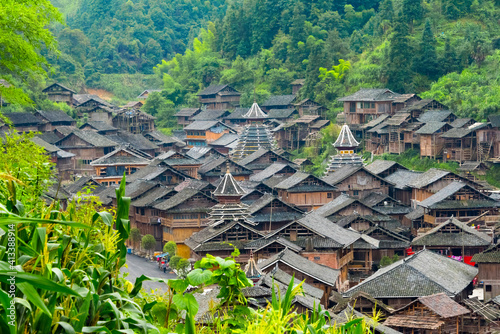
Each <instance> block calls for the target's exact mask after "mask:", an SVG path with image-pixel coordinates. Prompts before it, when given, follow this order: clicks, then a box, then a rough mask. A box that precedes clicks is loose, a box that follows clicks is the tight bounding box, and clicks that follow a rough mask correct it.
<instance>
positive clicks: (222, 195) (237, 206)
mask: <svg viewBox="0 0 500 334" xmlns="http://www.w3.org/2000/svg"><path fill="white" fill-rule="evenodd" d="M245 194H246V192H245V191H244V190H243V188H241V187H240V185H239V184H238V182H236V180H235V179H234V177H233V176H232V175H231V173H230V172H229V164H228V167H227V172H226V174H225V175H224V178H223V179H222V181H221V182H220V183H219V185H218V186H217V188H216V189H215V191H214V192H213V195H214V196H215V197H217V199H218V201H219V203H218V204H216V205H214V206H213V207H212V210H211V211H210V225H211V226H217V225H219V224H222V223H225V222H228V221H243V222H246V223H250V224H252V225H253V223H252V222H250V221H248V218H249V216H250V214H249V213H248V205H246V204H244V203H241V197H242V196H243V195H245Z"/></svg>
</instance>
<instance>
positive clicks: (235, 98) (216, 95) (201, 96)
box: [197, 85, 241, 110]
mask: <svg viewBox="0 0 500 334" xmlns="http://www.w3.org/2000/svg"><path fill="white" fill-rule="evenodd" d="M197 95H198V100H199V102H200V103H201V104H202V105H203V106H205V107H206V108H207V109H226V110H227V109H233V108H234V107H237V106H239V105H240V95H241V93H240V92H238V91H237V90H236V89H234V88H232V87H231V86H229V85H210V86H209V87H207V88H205V89H204V90H202V91H201V92H199V93H198V94H197Z"/></svg>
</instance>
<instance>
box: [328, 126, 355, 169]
mask: <svg viewBox="0 0 500 334" xmlns="http://www.w3.org/2000/svg"><path fill="white" fill-rule="evenodd" d="M333 146H334V147H335V148H336V149H337V154H336V155H333V156H332V157H331V159H330V163H329V164H328V167H327V169H326V174H327V175H328V174H330V173H333V172H334V171H336V170H338V169H339V168H341V167H344V166H346V165H350V166H363V160H361V156H360V155H359V154H356V153H355V150H356V148H357V147H358V146H359V143H358V141H357V140H356V139H355V138H354V136H353V135H352V132H351V130H350V129H349V127H348V126H347V124H344V125H343V126H342V129H341V130H340V134H339V137H338V138H337V140H336V141H335V143H333Z"/></svg>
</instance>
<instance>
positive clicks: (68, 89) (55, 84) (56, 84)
mask: <svg viewBox="0 0 500 334" xmlns="http://www.w3.org/2000/svg"><path fill="white" fill-rule="evenodd" d="M53 86H59V87H61V88H62V89H63V90H66V91H68V92H71V93H73V94H76V92H75V91H74V90H72V89H70V88H68V87H66V86H63V85H61V84H60V83H58V82H54V83H53V84H52V85H50V86H47V87H46V88H44V89H43V90H42V92H44V93H45V92H47V91H49V90H50V88H52V87H53Z"/></svg>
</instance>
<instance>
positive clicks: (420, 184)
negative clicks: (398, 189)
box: [407, 168, 450, 189]
mask: <svg viewBox="0 0 500 334" xmlns="http://www.w3.org/2000/svg"><path fill="white" fill-rule="evenodd" d="M448 174H450V172H448V171H445V170H441V169H437V168H431V169H429V170H427V171H426V172H425V173H422V174H420V175H419V176H418V177H415V178H414V179H413V180H412V181H411V182H408V183H407V185H408V186H409V187H411V188H417V189H421V188H424V187H426V186H428V185H430V184H432V183H434V182H436V181H437V180H440V179H441V178H443V177H445V176H446V175H448Z"/></svg>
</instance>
